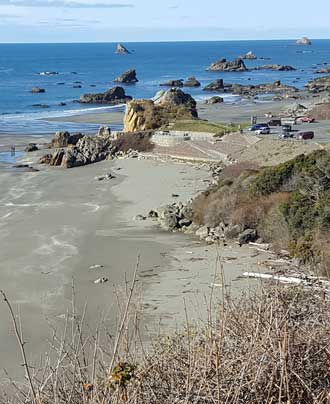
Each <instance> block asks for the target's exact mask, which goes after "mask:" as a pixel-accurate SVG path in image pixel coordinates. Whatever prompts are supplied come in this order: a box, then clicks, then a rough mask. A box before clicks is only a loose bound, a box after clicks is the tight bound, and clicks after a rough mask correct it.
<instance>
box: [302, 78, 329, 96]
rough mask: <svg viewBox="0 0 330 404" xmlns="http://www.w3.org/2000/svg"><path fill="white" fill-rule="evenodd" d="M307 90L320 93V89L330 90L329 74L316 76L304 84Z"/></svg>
mask: <svg viewBox="0 0 330 404" xmlns="http://www.w3.org/2000/svg"><path fill="white" fill-rule="evenodd" d="M306 87H307V89H308V91H310V92H312V93H320V92H322V91H330V76H324V77H318V78H317V79H314V80H311V81H309V82H308V83H307V84H306Z"/></svg>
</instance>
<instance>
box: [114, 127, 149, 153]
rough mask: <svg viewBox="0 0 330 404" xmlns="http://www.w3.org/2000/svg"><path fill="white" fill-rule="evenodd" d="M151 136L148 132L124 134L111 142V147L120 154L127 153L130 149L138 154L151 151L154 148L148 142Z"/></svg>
mask: <svg viewBox="0 0 330 404" xmlns="http://www.w3.org/2000/svg"><path fill="white" fill-rule="evenodd" d="M151 135H152V134H151V133H148V132H134V133H124V134H123V135H121V136H120V137H119V138H118V139H116V140H115V141H114V142H113V146H114V147H115V148H116V149H117V151H122V152H127V151H128V150H130V149H131V150H136V151H139V152H146V151H151V150H152V149H153V147H154V145H153V144H152V143H151V141H150V139H151Z"/></svg>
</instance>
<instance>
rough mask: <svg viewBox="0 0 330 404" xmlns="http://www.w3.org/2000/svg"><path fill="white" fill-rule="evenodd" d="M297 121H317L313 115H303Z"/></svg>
mask: <svg viewBox="0 0 330 404" xmlns="http://www.w3.org/2000/svg"><path fill="white" fill-rule="evenodd" d="M297 121H298V122H302V123H312V122H315V118H313V117H311V116H301V117H300V118H298V119H297Z"/></svg>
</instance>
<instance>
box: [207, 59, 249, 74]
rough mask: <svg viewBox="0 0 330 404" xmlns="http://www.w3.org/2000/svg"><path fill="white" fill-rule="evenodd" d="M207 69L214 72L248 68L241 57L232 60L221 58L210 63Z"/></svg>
mask: <svg viewBox="0 0 330 404" xmlns="http://www.w3.org/2000/svg"><path fill="white" fill-rule="evenodd" d="M207 70H209V71H214V72H218V71H221V72H246V71H247V70H248V69H247V68H246V66H245V64H244V61H243V59H241V58H237V59H235V60H234V61H232V62H231V61H228V60H227V59H224V58H223V59H220V60H217V61H216V62H214V63H212V64H211V65H210V66H209V67H208V69H207Z"/></svg>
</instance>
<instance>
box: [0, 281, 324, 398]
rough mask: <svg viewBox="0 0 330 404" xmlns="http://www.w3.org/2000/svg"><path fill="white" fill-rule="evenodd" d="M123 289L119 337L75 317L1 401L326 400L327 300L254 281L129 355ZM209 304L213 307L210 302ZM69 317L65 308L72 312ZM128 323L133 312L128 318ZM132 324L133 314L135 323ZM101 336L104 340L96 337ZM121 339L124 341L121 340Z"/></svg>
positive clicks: (132, 331)
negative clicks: (40, 363)
mask: <svg viewBox="0 0 330 404" xmlns="http://www.w3.org/2000/svg"><path fill="white" fill-rule="evenodd" d="M132 288H133V285H132V287H131V288H130V291H129V292H128V297H127V302H126V303H125V304H123V317H122V321H121V322H120V326H119V331H118V337H117V338H115V339H113V338H112V337H109V335H108V332H107V331H106V330H105V331H104V332H102V331H101V330H102V327H100V329H98V330H97V331H96V333H95V335H94V336H90V335H87V336H86V335H85V333H84V331H83V329H84V326H83V321H82V320H81V321H79V320H78V318H77V316H75V317H74V321H73V322H72V324H71V323H70V321H69V317H68V321H67V324H66V327H65V330H64V332H63V334H62V335H58V333H57V332H54V337H53V340H52V342H51V349H52V353H53V355H51V356H50V357H54V355H55V357H56V359H54V360H53V361H52V362H50V360H49V361H47V363H46V364H45V366H44V367H43V368H42V370H41V371H39V372H37V373H36V372H35V374H34V375H33V377H32V384H33V388H34V391H35V398H33V395H32V392H31V387H30V386H29V384H27V386H25V387H24V386H23V387H21V385H15V386H16V387H15V388H16V396H15V397H14V398H13V399H9V398H5V396H4V392H2V393H0V402H2V403H12V404H13V403H15V404H16V403H31V404H32V403H33V404H41V403H42V404H54V403H58V404H69V403H70V404H82V403H89V404H101V403H102V404H106V403H107V404H114V403H118V404H119V403H122V404H141V403H143V404H173V403H177V404H184V403H185V404H190V403H191V404H192V403H196V404H197V403H199V404H214V403H218V404H220V403H221V404H222V403H228V404H255V403H263V404H275V403H277V404H280V403H281V404H288V403H292V404H295V403H299V404H311V403H313V404H326V403H329V399H330V348H329V344H330V338H329V332H330V326H329V324H330V309H329V307H330V306H329V299H328V298H327V297H326V296H324V295H322V294H321V295H319V294H316V292H315V291H313V290H312V291H309V292H306V291H304V290H302V289H301V288H294V287H288V288H286V287H281V286H276V287H273V288H270V287H267V288H261V289H260V290H257V291H255V293H253V294H251V295H249V296H243V297H242V298H240V299H236V300H232V299H231V298H230V297H228V296H227V297H225V296H223V300H222V303H220V304H218V305H216V306H215V308H214V309H212V310H210V311H209V312H208V321H207V323H206V324H200V325H198V326H191V325H189V321H187V324H186V328H185V330H183V331H182V332H181V333H178V334H175V335H171V336H166V337H163V338H161V339H160V340H159V341H155V343H154V345H153V347H152V348H151V349H150V350H149V352H148V353H144V354H143V353H142V351H141V350H140V351H139V352H140V355H139V356H138V355H137V353H138V348H137V346H136V345H135V344H133V341H134V340H136V339H138V338H139V334H138V333H137V332H136V327H135V326H133V327H130V326H129V322H128V319H129V318H130V315H129V308H128V307H129V304H130V303H131V297H132V293H131V292H132V290H133V289H132ZM209 307H213V306H212V303H210V304H209ZM71 314H72V313H71ZM132 319H133V320H136V317H134V316H133V317H132ZM134 322H135V321H133V323H134ZM102 334H105V335H108V337H109V338H107V339H106V340H104V339H103V338H102ZM127 337H129V338H127Z"/></svg>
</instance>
